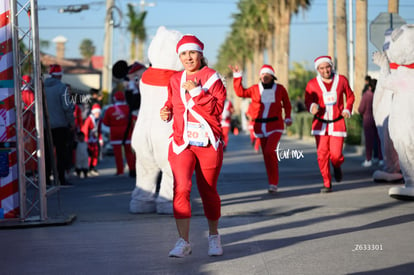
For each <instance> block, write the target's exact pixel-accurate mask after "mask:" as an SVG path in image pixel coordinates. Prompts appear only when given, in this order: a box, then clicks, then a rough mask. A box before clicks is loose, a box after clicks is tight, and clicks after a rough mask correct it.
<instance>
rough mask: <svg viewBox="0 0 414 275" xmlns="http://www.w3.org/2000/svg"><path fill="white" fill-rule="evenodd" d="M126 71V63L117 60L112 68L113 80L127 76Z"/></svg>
mask: <svg viewBox="0 0 414 275" xmlns="http://www.w3.org/2000/svg"><path fill="white" fill-rule="evenodd" d="M128 69H129V68H128V63H127V62H126V61H125V60H119V61H117V62H116V63H115V64H114V66H113V67H112V75H113V76H114V77H115V78H119V79H123V78H125V77H126V76H127V74H128Z"/></svg>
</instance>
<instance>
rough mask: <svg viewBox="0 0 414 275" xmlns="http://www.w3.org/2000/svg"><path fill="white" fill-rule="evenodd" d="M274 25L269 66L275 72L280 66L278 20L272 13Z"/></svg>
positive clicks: (276, 15) (277, 16)
mask: <svg viewBox="0 0 414 275" xmlns="http://www.w3.org/2000/svg"><path fill="white" fill-rule="evenodd" d="M273 17H274V18H275V19H274V20H275V25H274V34H273V39H274V40H273V60H272V61H271V65H272V66H273V67H274V69H275V70H278V68H279V66H280V59H281V58H280V52H281V51H280V20H279V15H278V13H277V12H274V16H273Z"/></svg>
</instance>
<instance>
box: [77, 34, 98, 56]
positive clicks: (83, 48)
mask: <svg viewBox="0 0 414 275" xmlns="http://www.w3.org/2000/svg"><path fill="white" fill-rule="evenodd" d="M79 50H80V53H81V55H82V57H83V58H84V59H86V60H88V61H89V60H90V59H91V57H92V56H93V55H94V54H95V46H94V45H93V42H92V40H90V39H87V38H86V39H83V40H82V42H81V44H80V45H79Z"/></svg>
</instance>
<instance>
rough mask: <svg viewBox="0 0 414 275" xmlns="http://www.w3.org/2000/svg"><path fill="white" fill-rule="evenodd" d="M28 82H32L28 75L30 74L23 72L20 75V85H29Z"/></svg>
mask: <svg viewBox="0 0 414 275" xmlns="http://www.w3.org/2000/svg"><path fill="white" fill-rule="evenodd" d="M30 83H32V78H31V77H30V75H28V74H25V75H23V76H22V85H23V86H24V85H29V84H30Z"/></svg>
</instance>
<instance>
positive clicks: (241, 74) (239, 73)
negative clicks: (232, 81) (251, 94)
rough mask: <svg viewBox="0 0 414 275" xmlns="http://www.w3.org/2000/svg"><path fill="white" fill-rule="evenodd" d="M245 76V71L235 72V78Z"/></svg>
mask: <svg viewBox="0 0 414 275" xmlns="http://www.w3.org/2000/svg"><path fill="white" fill-rule="evenodd" d="M242 76H243V72H236V73H233V77H234V78H236V77H242Z"/></svg>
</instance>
